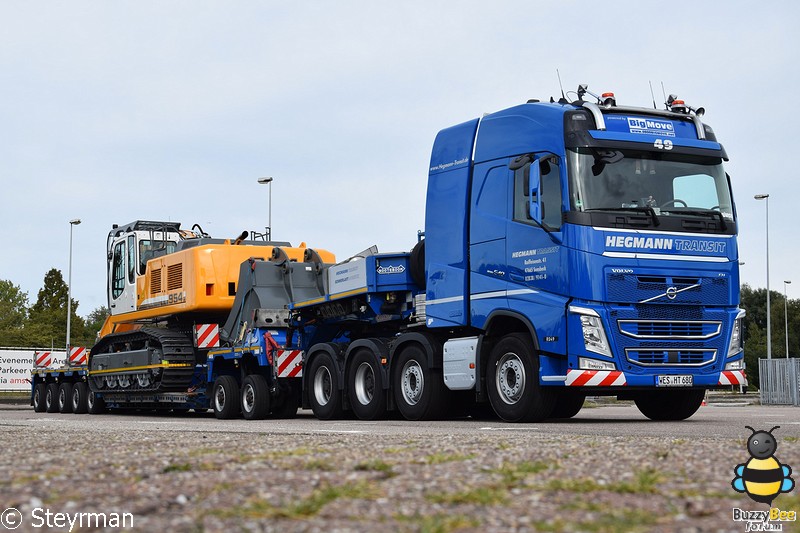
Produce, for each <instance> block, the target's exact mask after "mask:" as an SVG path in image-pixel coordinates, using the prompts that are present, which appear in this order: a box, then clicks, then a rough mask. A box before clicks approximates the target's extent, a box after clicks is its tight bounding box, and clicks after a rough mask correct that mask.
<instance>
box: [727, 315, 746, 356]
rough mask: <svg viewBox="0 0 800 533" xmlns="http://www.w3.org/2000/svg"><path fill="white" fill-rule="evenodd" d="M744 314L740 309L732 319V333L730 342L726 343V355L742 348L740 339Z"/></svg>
mask: <svg viewBox="0 0 800 533" xmlns="http://www.w3.org/2000/svg"><path fill="white" fill-rule="evenodd" d="M744 316H745V312H744V310H743V309H742V310H740V311H739V314H738V315H736V320H734V321H733V333H731V342H730V344H728V357H732V356H734V355H736V354H738V353H739V352H741V351H742V350H743V349H744V346H743V341H742V321H743V320H744Z"/></svg>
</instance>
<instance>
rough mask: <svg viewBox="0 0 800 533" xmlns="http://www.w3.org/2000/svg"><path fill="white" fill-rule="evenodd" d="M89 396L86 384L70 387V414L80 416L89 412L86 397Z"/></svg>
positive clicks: (81, 383) (80, 383)
mask: <svg viewBox="0 0 800 533" xmlns="http://www.w3.org/2000/svg"><path fill="white" fill-rule="evenodd" d="M88 396H89V387H88V386H87V385H86V383H83V382H79V383H76V384H75V385H74V386H73V387H72V412H73V413H75V414H77V415H81V414H83V413H85V412H86V411H88V410H89V405H88V402H87V401H86V400H87V397H88Z"/></svg>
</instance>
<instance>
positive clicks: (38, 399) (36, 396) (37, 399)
mask: <svg viewBox="0 0 800 533" xmlns="http://www.w3.org/2000/svg"><path fill="white" fill-rule="evenodd" d="M41 404H42V393H41V391H40V390H39V388H38V387H37V388H36V389H35V390H34V391H33V406H34V407H39V406H40V405H41Z"/></svg>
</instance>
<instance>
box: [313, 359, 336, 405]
mask: <svg viewBox="0 0 800 533" xmlns="http://www.w3.org/2000/svg"><path fill="white" fill-rule="evenodd" d="M332 394H333V378H332V377H331V371H330V370H328V367H326V366H321V367H319V368H318V369H317V372H316V373H315V374H314V399H315V400H316V401H317V404H318V405H328V402H329V401H331V395H332Z"/></svg>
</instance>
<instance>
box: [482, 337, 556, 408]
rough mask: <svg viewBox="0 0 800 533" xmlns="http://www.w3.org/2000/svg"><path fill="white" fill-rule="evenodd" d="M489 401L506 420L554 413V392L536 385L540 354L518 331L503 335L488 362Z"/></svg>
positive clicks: (487, 383) (537, 382) (537, 383)
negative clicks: (535, 351)
mask: <svg viewBox="0 0 800 533" xmlns="http://www.w3.org/2000/svg"><path fill="white" fill-rule="evenodd" d="M486 372H487V375H486V385H487V387H488V389H489V391H488V392H489V401H490V402H491V404H492V408H493V409H494V412H495V413H497V416H499V417H500V418H502V419H503V420H505V421H506V422H534V421H538V420H544V419H545V418H547V417H548V416H550V414H551V413H552V412H553V407H554V406H555V399H556V398H555V391H552V390H548V389H546V388H545V387H542V386H541V385H539V356H538V355H537V354H536V353H534V351H533V349H532V348H531V347H530V340H529V338H528V337H527V336H526V335H524V334H521V333H511V334H509V335H506V336H505V337H503V338H502V339H501V340H500V342H498V343H497V346H495V347H494V349H493V350H492V353H491V355H490V356H489V363H488V365H487V370H486Z"/></svg>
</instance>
